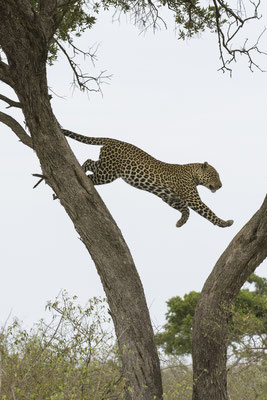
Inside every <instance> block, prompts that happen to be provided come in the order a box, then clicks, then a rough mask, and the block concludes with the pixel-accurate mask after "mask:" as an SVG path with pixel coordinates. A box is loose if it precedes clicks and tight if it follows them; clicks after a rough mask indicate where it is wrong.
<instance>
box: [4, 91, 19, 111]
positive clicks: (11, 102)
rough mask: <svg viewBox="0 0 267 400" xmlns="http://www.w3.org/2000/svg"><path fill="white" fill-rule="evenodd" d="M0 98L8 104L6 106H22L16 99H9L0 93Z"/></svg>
mask: <svg viewBox="0 0 267 400" xmlns="http://www.w3.org/2000/svg"><path fill="white" fill-rule="evenodd" d="M0 100H3V101H5V102H6V103H7V104H9V106H8V107H6V108H10V107H17V108H22V105H21V104H20V103H19V102H18V101H14V100H11V99H9V98H8V97H6V96H4V95H3V94H0Z"/></svg>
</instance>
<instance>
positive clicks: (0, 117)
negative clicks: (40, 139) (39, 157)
mask: <svg viewBox="0 0 267 400" xmlns="http://www.w3.org/2000/svg"><path fill="white" fill-rule="evenodd" d="M0 122H2V123H3V124H5V125H7V126H8V127H9V128H11V129H12V131H13V132H14V133H15V134H16V135H17V136H18V138H19V139H20V141H21V142H22V143H23V144H25V145H26V146H28V147H30V148H31V149H33V143H32V138H31V137H30V136H29V135H28V134H27V133H26V131H25V130H24V129H23V128H22V126H21V125H20V124H19V123H18V121H16V120H15V119H14V118H13V117H11V116H10V115H8V114H5V113H3V112H1V111H0Z"/></svg>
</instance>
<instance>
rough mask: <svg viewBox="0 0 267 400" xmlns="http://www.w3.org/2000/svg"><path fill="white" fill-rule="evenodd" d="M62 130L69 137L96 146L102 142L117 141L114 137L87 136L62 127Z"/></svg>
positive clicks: (102, 143) (110, 142)
mask: <svg viewBox="0 0 267 400" xmlns="http://www.w3.org/2000/svg"><path fill="white" fill-rule="evenodd" d="M62 132H63V133H64V135H65V136H68V137H70V138H71V139H74V140H78V142H82V143H85V144H95V145H97V146H102V145H104V144H112V143H114V144H115V143H116V142H118V140H116V139H109V138H100V137H99V138H96V137H88V136H83V135H79V134H78V133H75V132H72V131H68V130H67V129H62Z"/></svg>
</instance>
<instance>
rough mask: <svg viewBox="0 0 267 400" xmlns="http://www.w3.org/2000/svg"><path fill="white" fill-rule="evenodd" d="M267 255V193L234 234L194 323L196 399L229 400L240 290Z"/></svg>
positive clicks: (203, 296) (216, 266)
mask: <svg viewBox="0 0 267 400" xmlns="http://www.w3.org/2000/svg"><path fill="white" fill-rule="evenodd" d="M266 257H267V196H266V197H265V200H264V202H263V204H262V206H261V208H260V209H259V210H258V211H257V212H256V214H255V215H254V216H253V217H252V218H251V219H250V221H249V222H248V223H247V224H246V225H245V226H244V227H243V228H242V229H241V231H240V232H239V233H238V234H237V235H236V236H235V238H234V239H233V240H232V242H231V243H230V244H229V246H228V247H227V249H226V250H225V251H224V253H223V254H222V255H221V257H220V258H219V260H218V261H217V263H216V265H215V267H214V269H213V271H212V272H211V274H210V276H209V277H208V279H207V281H206V283H205V285H204V287H203V290H202V292H201V296H200V299H199V302H198V305H197V309H196V312H195V317H194V326H193V376H194V389H193V400H215V399H216V400H228V393H227V373H226V361H227V334H228V324H227V323H228V319H229V313H230V311H231V306H232V304H233V301H234V299H235V298H236V296H237V294H238V292H239V290H240V289H241V287H242V286H243V284H244V283H245V281H246V280H247V278H248V277H249V275H251V274H252V272H253V271H255V269H256V268H257V267H258V266H259V265H260V263H261V262H262V261H263V260H264V259H265V258H266Z"/></svg>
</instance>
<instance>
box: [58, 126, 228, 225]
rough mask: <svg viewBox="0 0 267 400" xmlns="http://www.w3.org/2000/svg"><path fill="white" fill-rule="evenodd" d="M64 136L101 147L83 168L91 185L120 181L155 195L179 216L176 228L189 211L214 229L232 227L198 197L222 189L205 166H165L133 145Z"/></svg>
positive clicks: (73, 135) (184, 219)
mask: <svg viewBox="0 0 267 400" xmlns="http://www.w3.org/2000/svg"><path fill="white" fill-rule="evenodd" d="M63 133H64V135H65V136H68V137H70V138H72V139H75V140H78V141H79V142H82V143H86V144H93V145H98V146H103V147H102V148H101V150H100V155H99V160H98V161H93V160H90V159H89V160H87V161H85V163H84V164H83V169H84V171H85V172H86V171H91V172H93V174H91V175H89V176H90V178H91V180H92V182H93V183H94V185H102V184H104V183H109V182H112V181H114V180H115V179H117V178H122V179H123V180H124V181H125V182H127V183H129V184H130V185H132V186H134V187H136V188H138V189H142V190H146V191H148V192H151V193H153V194H155V195H156V196H158V197H160V198H161V199H162V200H163V201H165V202H166V203H167V204H169V205H170V206H171V207H173V208H175V209H176V210H179V211H180V212H181V214H182V215H181V218H180V219H179V221H178V222H177V224H176V226H177V227H180V226H182V225H184V224H185V223H186V221H187V220H188V217H189V207H190V208H192V209H193V210H194V211H196V212H197V213H198V214H200V215H201V216H202V217H204V218H206V219H207V220H209V221H210V222H212V223H213V224H214V225H218V226H220V227H222V228H224V227H226V226H230V225H232V223H233V221H232V220H228V221H224V220H222V219H220V218H218V217H217V216H216V215H215V214H214V213H213V212H212V211H211V210H210V209H209V208H208V207H207V206H206V205H205V204H204V203H203V202H202V201H201V199H200V197H199V194H198V191H197V188H196V187H197V185H203V186H206V187H207V188H208V189H210V190H211V191H212V192H215V191H216V190H217V189H220V188H221V186H222V184H221V181H220V177H219V174H218V172H217V171H216V170H215V168H213V167H212V166H211V165H209V164H208V163H207V162H204V164H199V163H194V164H184V165H180V164H168V163H165V162H162V161H159V160H156V159H155V158H153V157H152V156H150V155H149V154H147V153H145V152H144V151H143V150H141V149H139V148H138V147H136V146H133V145H132V144H129V143H126V142H121V141H119V140H116V139H108V138H92V137H87V136H82V135H78V134H77V133H74V132H71V131H68V130H65V129H63Z"/></svg>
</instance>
